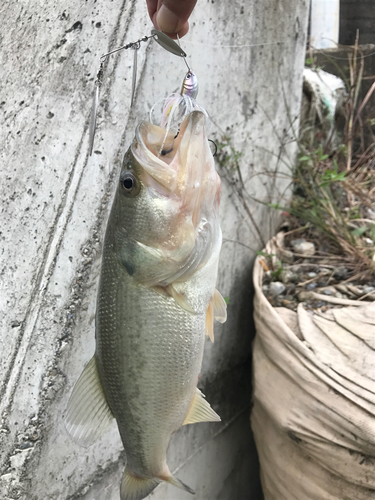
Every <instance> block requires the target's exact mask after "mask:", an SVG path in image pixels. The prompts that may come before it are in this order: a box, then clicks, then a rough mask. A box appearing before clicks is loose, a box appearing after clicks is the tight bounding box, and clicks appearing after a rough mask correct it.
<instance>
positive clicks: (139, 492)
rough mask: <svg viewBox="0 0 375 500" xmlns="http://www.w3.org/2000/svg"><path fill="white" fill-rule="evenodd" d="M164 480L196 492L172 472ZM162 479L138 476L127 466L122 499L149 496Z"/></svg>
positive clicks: (136, 499)
mask: <svg viewBox="0 0 375 500" xmlns="http://www.w3.org/2000/svg"><path fill="white" fill-rule="evenodd" d="M163 480H164V481H166V482H167V483H169V484H172V485H173V486H177V488H180V489H181V490H184V491H187V492H188V493H191V494H192V495H194V494H195V492H194V491H193V490H192V489H191V488H189V486H187V485H186V484H185V483H183V482H182V481H180V480H179V479H177V478H176V477H174V476H172V474H171V475H170V476H169V478H168V479H163ZM161 481H162V479H159V478H157V477H154V478H151V479H150V478H147V477H140V476H137V475H136V474H133V473H132V472H130V471H129V470H128V468H127V467H125V471H124V475H123V477H122V481H121V485H120V496H121V500H142V499H143V498H145V497H147V495H149V494H150V493H151V492H152V491H153V490H154V489H155V488H156V486H157V485H158V484H159V483H161Z"/></svg>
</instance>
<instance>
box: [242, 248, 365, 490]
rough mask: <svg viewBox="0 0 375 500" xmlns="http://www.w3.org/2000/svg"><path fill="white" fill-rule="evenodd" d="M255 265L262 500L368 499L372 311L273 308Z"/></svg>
mask: <svg viewBox="0 0 375 500" xmlns="http://www.w3.org/2000/svg"><path fill="white" fill-rule="evenodd" d="M270 253H271V252H270ZM260 259H261V257H258V258H257V260H256V263H255V268H254V287H255V302H254V308H255V311H254V315H255V325H256V331H257V334H256V338H255V341H254V350H253V351H254V352H253V363H254V364H253V370H254V371H253V374H254V375H253V378H254V380H253V386H254V394H253V403H254V405H253V410H252V417H251V423H252V428H253V432H254V436H255V442H256V445H257V449H258V453H259V460H260V466H261V480H262V486H263V491H264V496H265V500H364V499H366V500H369V499H373V500H374V499H375V352H374V350H375V303H370V304H368V303H367V304H366V305H362V304H361V302H357V304H358V307H355V306H351V307H344V308H340V309H332V310H330V311H328V312H327V313H324V314H320V315H318V314H314V315H313V314H311V313H309V312H306V310H305V309H304V308H303V305H302V304H300V305H299V308H298V312H297V313H295V312H293V311H290V310H289V309H286V308H273V307H272V306H271V305H270V304H269V302H268V301H267V299H266V298H265V296H264V295H263V293H262V289H261V285H262V277H263V268H262V266H261V265H260V264H259V260H260ZM327 300H329V299H328V298H327Z"/></svg>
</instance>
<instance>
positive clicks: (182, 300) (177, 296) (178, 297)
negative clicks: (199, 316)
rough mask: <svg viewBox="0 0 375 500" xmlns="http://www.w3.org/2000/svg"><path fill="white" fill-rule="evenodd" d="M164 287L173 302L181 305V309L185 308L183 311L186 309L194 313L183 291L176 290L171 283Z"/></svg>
mask: <svg viewBox="0 0 375 500" xmlns="http://www.w3.org/2000/svg"><path fill="white" fill-rule="evenodd" d="M165 289H166V290H167V292H168V293H169V295H170V296H171V297H173V298H174V300H175V302H176V303H177V304H178V305H179V306H180V307H182V309H185V311H188V312H189V313H192V314H196V312H195V311H194V309H193V308H192V306H191V305H190V304H189V301H188V300H187V298H186V297H185V295H184V294H183V293H180V292H178V291H177V290H176V289H175V287H174V286H173V285H168V286H167V287H165Z"/></svg>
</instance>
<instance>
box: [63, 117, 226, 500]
mask: <svg viewBox="0 0 375 500" xmlns="http://www.w3.org/2000/svg"><path fill="white" fill-rule="evenodd" d="M205 129H206V116H205V113H203V112H202V111H198V110H194V111H192V112H190V113H189V114H188V115H187V116H186V117H185V119H184V121H183V122H182V125H181V128H180V132H179V134H178V137H177V138H175V135H174V132H173V131H171V130H168V129H167V130H166V129H165V128H163V127H160V126H158V125H153V124H151V123H148V122H141V123H140V124H139V125H138V126H137V128H136V132H135V139H134V141H133V143H132V145H131V146H130V148H129V150H128V151H127V152H126V154H125V156H124V159H123V162H122V166H121V172H120V176H119V180H118V185H117V188H116V193H115V197H114V201H113V205H112V208H111V212H110V216H109V220H108V224H107V229H106V233H105V238H104V244H103V254H102V264H101V273H100V280H99V288H98V295H97V307H96V320H95V336H96V350H95V354H94V356H93V358H92V359H91V361H90V362H89V363H88V365H87V366H86V368H85V369H84V371H83V373H82V375H81V376H80V378H79V379H78V381H77V383H76V385H75V387H74V389H73V392H72V394H71V396H70V400H69V403H68V407H67V411H66V416H65V425H66V429H67V431H68V433H69V434H70V436H71V437H72V439H73V440H74V441H76V442H78V443H79V444H81V445H83V446H86V447H87V446H89V445H91V444H92V443H93V442H94V441H96V440H97V439H98V438H99V437H100V436H101V435H102V434H103V433H104V432H105V431H106V429H107V428H108V426H109V425H110V423H111V422H112V421H113V419H115V420H116V422H117V426H118V430H119V433H120V436H121V440H122V443H123V445H124V449H125V452H126V466H125V471H124V474H123V477H122V480H121V484H120V498H121V500H141V499H143V498H145V497H146V496H147V495H148V494H149V493H151V491H152V490H153V489H154V488H155V487H156V486H157V485H158V484H159V483H161V482H162V481H166V482H167V483H170V484H172V485H174V486H176V487H179V488H181V489H182V490H185V491H188V492H190V493H194V491H193V490H192V489H191V488H190V487H189V486H187V485H185V484H184V483H183V482H182V481H181V480H179V479H178V478H176V477H175V476H174V475H173V474H172V473H171V471H170V470H169V467H168V465H167V450H168V446H169V442H170V440H171V437H172V435H173V434H174V433H175V432H176V431H177V430H178V429H179V428H180V427H181V426H183V425H187V424H193V423H196V422H206V421H212V422H219V421H220V417H219V416H218V415H217V413H216V412H215V411H214V410H213V409H212V408H211V406H210V405H209V403H208V402H207V400H206V399H205V397H204V395H203V394H202V393H201V391H200V390H199V389H198V388H197V384H198V379H199V376H200V371H201V365H202V358H203V350H204V344H205V339H206V336H207V335H208V336H209V337H210V338H211V340H212V341H213V322H214V318H216V319H217V320H218V321H220V322H224V321H225V320H226V316H227V311H226V302H225V300H224V299H223V297H222V296H221V294H220V293H219V292H218V291H217V289H216V281H217V274H218V263H219V255H220V249H221V242H222V233H221V229H220V224H219V204H220V190H221V184H220V177H219V175H218V174H217V172H216V170H215V165H214V160H213V157H212V153H211V150H210V147H209V144H208V140H207V136H206V130H205ZM163 143H165V144H166V145H167V147H168V148H169V146H171V150H170V151H168V153H167V154H165V155H163V156H162V157H160V158H159V156H158V153H159V151H160V147H161V144H163Z"/></svg>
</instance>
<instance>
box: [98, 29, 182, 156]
mask: <svg viewBox="0 0 375 500" xmlns="http://www.w3.org/2000/svg"><path fill="white" fill-rule="evenodd" d="M150 39H153V40H155V41H156V42H157V43H158V44H159V45H160V46H161V47H163V48H164V49H165V50H167V51H168V52H171V53H172V54H174V55H177V56H180V57H182V58H183V60H184V61H185V64H186V66H187V68H188V70H189V72H191V69H190V66H189V64H188V63H187V61H186V53H185V52H184V51H183V49H182V48H181V44H180V39H179V37H178V35H177V40H178V44H177V43H176V42H175V41H174V40H172V39H171V38H169V36H168V35H166V34H165V33H163V32H161V31H158V30H156V29H152V30H151V35H148V36H147V35H145V36H144V37H142V38H140V39H139V40H137V41H135V42H130V43H127V44H126V45H123V46H122V47H118V48H117V49H114V50H111V51H110V52H107V53H106V54H103V55H102V56H101V57H100V66H99V69H98V72H97V74H96V80H95V89H94V98H93V103H92V108H91V118H90V127H89V154H90V156H91V155H92V150H93V147H94V138H95V130H96V119H97V113H98V107H99V93H100V88H101V86H102V84H103V74H104V63H105V62H106V61H107V58H108V57H109V56H110V55H112V54H115V53H116V52H119V51H120V50H126V49H133V50H134V58H133V77H132V92H131V102H130V107H132V105H133V102H134V95H135V88H136V82H137V52H138V50H139V49H140V47H141V42H147V41H148V40H150Z"/></svg>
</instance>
